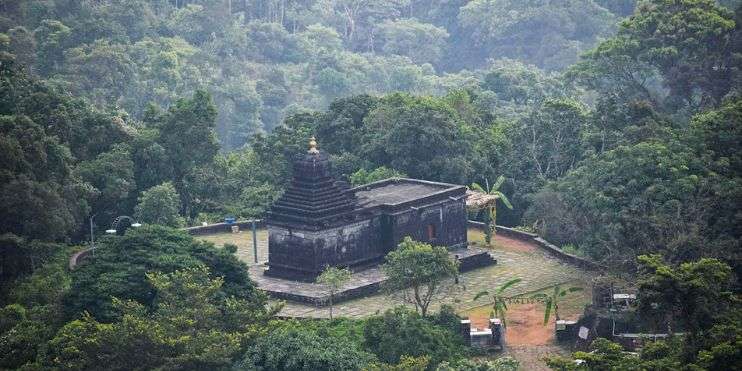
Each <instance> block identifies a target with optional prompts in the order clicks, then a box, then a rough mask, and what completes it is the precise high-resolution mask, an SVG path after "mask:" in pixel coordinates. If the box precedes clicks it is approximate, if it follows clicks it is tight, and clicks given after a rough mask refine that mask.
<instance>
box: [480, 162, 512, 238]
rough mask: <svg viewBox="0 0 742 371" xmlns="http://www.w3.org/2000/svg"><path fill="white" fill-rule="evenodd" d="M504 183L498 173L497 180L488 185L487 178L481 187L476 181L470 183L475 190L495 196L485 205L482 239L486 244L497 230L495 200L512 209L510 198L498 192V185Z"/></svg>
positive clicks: (502, 177) (503, 179)
mask: <svg viewBox="0 0 742 371" xmlns="http://www.w3.org/2000/svg"><path fill="white" fill-rule="evenodd" d="M503 183H505V177H504V176H502V175H500V176H499V177H498V178H497V180H496V181H495V182H494V183H493V184H492V187H490V186H489V180H485V186H484V187H482V186H481V185H479V184H477V183H472V185H471V188H472V189H473V190H475V191H477V192H481V193H484V194H487V195H490V196H495V197H497V199H495V200H494V202H490V203H489V205H488V206H487V217H486V220H487V229H486V230H485V231H484V241H485V242H486V243H487V245H489V244H490V242H491V241H492V237H493V236H494V235H495V233H496V232H497V201H498V200H499V201H500V202H502V203H503V204H504V205H505V207H507V208H508V209H510V210H512V209H513V205H511V204H510V200H508V197H507V196H505V194H504V193H502V192H500V187H501V186H502V184H503Z"/></svg>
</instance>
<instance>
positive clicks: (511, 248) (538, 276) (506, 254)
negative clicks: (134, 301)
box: [198, 229, 592, 343]
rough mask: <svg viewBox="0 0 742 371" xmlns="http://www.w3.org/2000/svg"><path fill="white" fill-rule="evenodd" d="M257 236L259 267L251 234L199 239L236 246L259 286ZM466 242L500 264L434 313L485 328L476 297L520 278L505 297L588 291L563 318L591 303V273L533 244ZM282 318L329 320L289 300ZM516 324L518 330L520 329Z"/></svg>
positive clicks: (375, 301) (377, 309)
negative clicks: (447, 309)
mask: <svg viewBox="0 0 742 371" xmlns="http://www.w3.org/2000/svg"><path fill="white" fill-rule="evenodd" d="M257 237H258V238H257V240H258V248H257V255H258V264H255V259H254V254H253V245H252V233H251V232H250V231H242V232H240V233H219V234H212V235H205V236H199V237H198V238H201V239H204V240H207V241H210V242H213V243H214V244H215V245H217V246H222V245H223V244H225V243H232V244H235V245H237V247H238V249H237V256H238V258H239V259H241V260H242V261H244V262H245V263H247V264H248V265H249V266H250V272H251V273H250V274H251V276H252V277H253V278H254V279H255V280H256V282H258V285H259V286H260V283H261V281H262V280H261V272H262V270H263V269H264V265H263V263H264V262H266V261H267V260H268V233H267V231H266V230H264V229H260V230H258V233H257ZM468 240H469V241H470V242H472V243H474V244H475V245H477V246H479V247H484V248H487V249H488V251H489V252H490V254H491V255H492V256H493V257H494V258H495V259H496V260H497V264H496V265H492V266H488V267H484V268H478V269H475V270H472V271H469V272H465V273H463V274H461V276H460V280H459V285H453V287H452V288H451V289H450V290H448V292H446V293H445V294H443V295H442V296H441V297H438V298H436V299H435V300H434V304H433V305H432V307H433V309H436V308H437V307H438V306H439V305H441V304H449V305H452V306H453V307H454V308H456V310H457V312H459V313H460V314H462V315H468V316H469V317H470V318H471V319H472V321H473V324H474V326H475V327H476V326H477V324H478V323H481V325H484V324H485V323H486V319H487V318H488V316H489V312H490V311H491V309H490V306H489V303H490V299H489V298H488V297H486V296H484V297H481V298H479V299H478V300H474V297H475V296H476V295H477V293H479V292H481V291H484V290H487V291H490V292H492V291H494V290H495V289H496V288H497V287H499V286H500V285H502V284H503V283H504V282H507V281H509V280H511V279H513V278H520V279H522V281H521V282H520V283H518V284H516V285H514V286H512V287H511V288H509V289H508V291H507V292H506V295H507V296H518V295H526V296H530V295H531V294H533V293H536V292H539V291H541V290H544V289H547V288H550V287H552V286H554V285H556V284H561V285H564V286H581V287H585V288H586V290H584V291H582V292H576V293H573V294H570V296H569V297H567V298H566V299H565V301H564V303H561V304H560V314H561V315H562V317H563V318H565V319H569V318H576V317H577V316H578V315H579V314H580V313H582V309H583V307H584V305H585V304H588V303H589V301H590V298H589V291H590V290H589V289H588V288H589V287H588V286H589V281H590V279H591V278H592V273H591V272H588V271H585V270H582V269H580V268H577V267H575V266H572V265H570V264H567V263H565V262H563V261H560V260H559V259H557V258H555V257H553V256H551V255H549V254H548V253H546V252H545V251H543V250H541V249H540V248H539V247H538V246H536V245H535V244H531V243H527V242H523V241H520V240H516V239H512V238H508V237H505V236H501V235H498V236H497V237H496V238H495V240H494V243H493V244H492V246H491V247H486V246H485V244H484V235H483V233H482V232H481V231H480V230H477V229H469V232H468ZM368 274H369V273H364V272H359V273H356V274H355V276H358V277H359V278H361V279H363V277H364V275H368ZM286 284H287V285H291V284H292V283H291V281H286ZM401 304H404V303H403V302H402V301H401V300H400V299H396V298H393V297H390V296H388V295H385V294H383V293H376V294H373V295H370V296H366V297H361V298H356V299H351V300H348V301H343V302H341V303H338V304H337V305H335V309H334V310H335V314H336V315H337V316H344V317H356V318H357V317H364V316H368V315H372V314H376V313H381V312H383V311H384V310H386V309H389V308H392V307H395V306H398V305H401ZM512 307H513V308H512V313H513V314H512V315H511V317H512V320H513V321H519V320H518V318H519V316H521V317H539V316H540V318H543V314H542V313H543V309H542V308H540V307H536V305H534V304H515V305H513V306H512ZM280 315H281V316H286V317H312V318H318V317H327V316H329V309H328V308H327V307H318V306H315V305H311V304H305V303H300V302H296V301H291V300H288V301H286V305H285V306H284V308H283V310H282V311H281V313H280ZM519 322H523V324H524V325H526V324H527V323H530V322H533V321H526V320H525V318H524V319H523V320H522V321H519ZM515 325H516V326H517V324H515ZM542 327H543V326H538V327H537V328H535V330H538V331H541V330H542ZM548 327H551V326H548ZM508 332H511V331H508ZM513 332H514V331H513ZM513 332H511V333H513ZM544 333H547V334H550V333H553V331H544ZM514 340H516V339H514ZM539 341H540V340H539ZM517 342H520V341H517ZM523 342H524V343H527V342H528V339H524V340H523Z"/></svg>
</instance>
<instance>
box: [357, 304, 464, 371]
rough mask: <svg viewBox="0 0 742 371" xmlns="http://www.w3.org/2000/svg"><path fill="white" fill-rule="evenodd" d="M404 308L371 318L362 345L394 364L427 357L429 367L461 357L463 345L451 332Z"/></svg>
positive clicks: (367, 322)
mask: <svg viewBox="0 0 742 371" xmlns="http://www.w3.org/2000/svg"><path fill="white" fill-rule="evenodd" d="M432 319H433V318H429V317H428V318H426V317H423V316H421V315H419V314H417V313H416V312H413V311H410V310H409V309H406V308H404V307H398V308H395V309H390V310H387V311H386V312H385V313H384V314H383V315H380V316H374V317H370V318H369V319H367V320H366V326H365V329H364V344H365V347H366V348H368V349H369V350H370V351H371V352H373V353H374V354H376V355H377V356H378V357H379V360H381V361H383V362H386V363H389V364H397V363H399V362H400V361H401V360H402V356H405V355H406V356H411V357H423V356H425V357H428V358H429V360H430V363H429V368H428V369H432V367H435V366H436V365H438V364H439V363H440V362H442V361H444V360H453V359H456V358H459V357H461V356H463V355H464V352H465V348H464V345H463V342H462V341H461V340H459V336H458V335H457V333H456V332H454V330H452V329H450V328H447V327H441V326H437V325H435V324H433V323H431V320H432Z"/></svg>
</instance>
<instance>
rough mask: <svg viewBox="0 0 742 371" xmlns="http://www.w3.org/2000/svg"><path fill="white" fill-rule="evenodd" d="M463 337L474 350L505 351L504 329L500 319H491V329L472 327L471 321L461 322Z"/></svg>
mask: <svg viewBox="0 0 742 371" xmlns="http://www.w3.org/2000/svg"><path fill="white" fill-rule="evenodd" d="M461 335H462V336H463V337H464V339H465V340H466V342H467V344H468V345H469V346H471V347H474V348H499V349H500V350H504V349H505V334H504V327H503V326H502V321H500V319H499V318H490V320H489V328H483V329H478V328H476V327H471V320H468V319H465V320H461Z"/></svg>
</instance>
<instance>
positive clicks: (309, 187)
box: [266, 137, 356, 229]
mask: <svg viewBox="0 0 742 371" xmlns="http://www.w3.org/2000/svg"><path fill="white" fill-rule="evenodd" d="M347 191H348V189H347V187H346V186H344V185H343V184H342V183H340V182H337V181H336V180H335V178H334V177H333V176H332V169H331V166H330V160H329V158H328V157H327V155H326V154H325V153H323V152H321V151H319V150H318V149H317V143H316V141H315V139H314V137H312V138H311V140H310V142H309V150H308V151H307V153H305V154H301V155H298V156H297V157H296V158H295V159H294V176H293V179H292V180H291V183H290V184H289V186H288V187H287V188H286V191H285V192H284V194H283V195H282V196H281V197H280V198H279V199H278V200H277V201H276V202H274V203H273V205H272V206H271V208H270V210H269V211H268V212H267V215H266V222H267V223H268V224H281V225H287V226H296V227H305V228H310V229H319V228H322V227H326V226H330V225H334V224H338V223H342V222H345V221H347V220H349V219H352V215H350V213H351V212H352V211H353V209H355V206H356V199H355V197H354V196H353V195H352V193H348V192H347Z"/></svg>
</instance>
